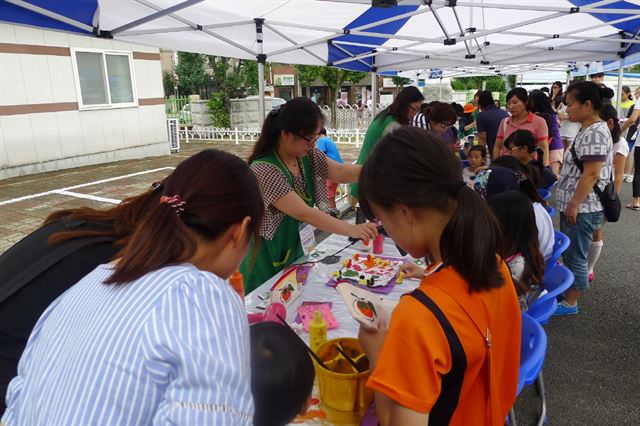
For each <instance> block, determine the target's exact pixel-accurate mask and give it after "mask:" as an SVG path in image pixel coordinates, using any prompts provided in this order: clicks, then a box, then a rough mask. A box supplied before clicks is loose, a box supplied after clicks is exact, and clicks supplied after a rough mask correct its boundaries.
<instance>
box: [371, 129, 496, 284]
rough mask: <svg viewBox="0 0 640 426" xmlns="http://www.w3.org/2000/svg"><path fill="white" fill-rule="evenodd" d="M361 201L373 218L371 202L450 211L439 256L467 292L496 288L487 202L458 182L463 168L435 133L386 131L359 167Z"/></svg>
mask: <svg viewBox="0 0 640 426" xmlns="http://www.w3.org/2000/svg"><path fill="white" fill-rule="evenodd" d="M359 185H360V199H359V201H360V206H361V207H362V209H363V211H364V212H365V214H366V215H367V216H368V217H369V218H372V217H373V211H372V209H371V205H372V204H375V205H378V206H380V207H381V208H383V209H386V210H388V209H390V208H391V207H392V206H393V205H397V204H404V205H407V206H410V207H420V208H431V209H436V210H439V211H442V212H449V211H451V210H453V216H452V217H451V219H450V220H449V223H448V224H447V225H446V226H445V228H444V230H443V232H442V236H441V237H440V253H441V255H442V261H443V262H445V263H447V264H449V265H451V266H452V267H453V268H454V269H455V270H456V271H458V273H460V275H462V276H463V277H464V278H465V280H466V281H467V282H468V283H469V288H470V290H471V291H483V290H489V289H492V288H497V287H500V286H502V285H503V284H504V280H503V278H502V275H501V274H500V271H499V269H498V262H497V261H496V253H497V254H500V248H501V245H502V243H501V241H500V229H499V225H498V222H497V221H496V218H495V217H494V216H493V214H492V213H491V211H490V210H489V207H488V206H487V203H485V201H484V200H483V199H482V197H481V196H480V195H479V194H477V193H476V192H475V191H474V190H473V189H471V188H469V187H468V186H467V185H465V184H464V182H463V181H462V168H461V167H460V160H459V159H457V158H456V157H455V156H454V155H453V154H452V153H451V150H450V149H449V147H448V146H447V145H446V144H445V142H443V141H442V140H441V139H440V138H438V137H437V136H434V135H433V134H431V133H430V132H428V131H426V130H423V129H420V128H417V127H409V126H403V127H400V128H399V129H396V130H395V131H393V132H391V133H389V134H387V135H386V136H384V137H383V138H382V139H381V140H380V141H379V142H378V143H377V144H376V147H375V148H374V150H373V152H372V153H371V155H370V156H369V158H368V159H367V161H366V162H365V163H364V165H363V166H362V171H361V172H360V180H359Z"/></svg>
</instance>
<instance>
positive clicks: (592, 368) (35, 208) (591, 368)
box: [0, 143, 640, 425]
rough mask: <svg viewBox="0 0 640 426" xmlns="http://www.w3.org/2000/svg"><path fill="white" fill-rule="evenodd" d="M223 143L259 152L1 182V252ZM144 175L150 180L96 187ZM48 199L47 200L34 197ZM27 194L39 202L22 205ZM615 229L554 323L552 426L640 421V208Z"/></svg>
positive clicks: (530, 416) (550, 329)
mask: <svg viewBox="0 0 640 426" xmlns="http://www.w3.org/2000/svg"><path fill="white" fill-rule="evenodd" d="M213 146H215V147H216V148H219V149H223V150H226V151H230V152H234V153H236V154H237V155H239V156H241V157H243V158H246V157H247V156H248V155H249V152H250V149H251V145H248V144H241V145H234V144H229V143H219V144H215V145H207V144H189V145H186V146H183V150H182V151H181V152H180V153H178V154H173V155H170V156H165V157H156V158H143V159H139V160H132V161H121V162H117V163H109V164H103V165H98V166H90V167H82V168H77V169H70V170H63V171H59V172H52V173H43V174H37V175H30V176H26V177H20V178H14V179H7V180H1V181H0V253H2V252H4V251H5V250H6V249H7V248H8V247H10V246H11V245H12V244H13V243H15V242H16V241H18V240H19V239H21V238H22V237H23V236H24V235H26V234H28V233H29V232H31V231H32V230H34V229H36V228H37V227H38V225H39V224H40V223H41V222H42V220H43V219H44V218H45V217H46V216H47V215H48V214H49V213H51V212H53V211H55V210H58V209H62V208H69V207H77V206H92V207H108V206H110V205H112V204H110V203H109V202H106V201H109V200H121V199H122V198H124V197H126V196H130V195H133V194H136V193H139V192H141V191H143V190H145V189H146V188H148V187H149V185H150V184H151V183H152V182H155V181H157V180H159V179H161V178H162V177H164V176H166V175H167V174H168V173H169V172H170V171H171V169H170V167H174V166H175V165H176V164H178V163H179V162H180V161H181V160H183V159H184V158H186V157H187V156H189V155H191V154H193V153H195V152H198V151H199V150H201V149H204V148H208V147H213ZM340 149H341V152H342V153H343V157H345V160H347V161H352V160H354V159H355V157H356V156H357V150H356V149H355V148H346V147H345V146H341V147H340ZM157 169H160V170H157ZM154 170H155V171H154ZM150 171H151V172H150ZM135 173H141V174H138V175H135V176H130V177H125V178H122V179H117V180H110V181H108V182H104V183H95V182H96V181H101V180H105V179H113V178H114V177H119V176H123V175H130V174H135ZM78 185H80V187H76V188H71V189H68V190H67V192H63V193H60V190H61V189H64V188H69V187H75V186H78ZM51 191H57V192H51ZM630 191H631V189H630V184H625V186H624V188H623V191H622V194H621V196H622V199H623V200H624V201H625V202H626V201H627V200H628V199H629V197H630ZM42 193H46V194H45V195H39V196H36V197H34V195H38V194H42ZM20 197H31V198H27V199H23V200H16V199H19V198H20ZM79 197H89V198H79ZM605 232H606V235H605V241H606V243H605V246H604V250H603V254H602V256H601V259H600V263H599V264H598V267H597V279H596V282H595V283H594V284H593V287H592V289H591V290H590V291H589V292H588V294H587V295H586V296H585V297H584V299H583V300H582V301H581V303H580V310H581V312H580V314H579V315H578V316H575V317H570V318H554V319H552V320H551V322H550V323H549V325H547V326H546V330H547V333H548V337H549V348H548V352H547V354H548V355H547V359H546V361H545V367H544V374H545V381H546V387H547V399H548V413H549V424H551V425H640V368H639V366H640V309H638V307H639V306H640V212H633V211H630V210H626V209H625V210H624V211H623V214H622V218H621V220H620V222H619V223H616V224H608V225H606V231H605ZM537 401H538V400H537V396H536V393H535V391H534V390H533V389H532V388H526V389H525V390H524V391H523V393H522V395H521V397H520V398H519V399H518V403H517V406H516V416H517V418H518V423H519V424H520V425H532V424H535V415H536V413H537V408H536V403H537Z"/></svg>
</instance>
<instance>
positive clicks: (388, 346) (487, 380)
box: [359, 127, 520, 426]
mask: <svg viewBox="0 0 640 426" xmlns="http://www.w3.org/2000/svg"><path fill="white" fill-rule="evenodd" d="M359 184H360V204H361V206H362V207H363V209H364V211H365V213H366V214H367V215H368V216H369V217H370V218H378V219H380V220H381V221H382V223H383V225H384V228H385V230H386V231H387V232H388V233H389V235H390V236H391V237H392V238H393V240H394V241H395V242H396V244H398V246H400V247H402V248H404V249H405V250H407V251H408V252H409V253H410V254H411V255H412V256H413V257H414V258H422V257H425V256H430V257H431V258H432V259H434V260H435V264H434V265H433V266H432V267H431V268H430V269H428V270H427V271H426V273H425V278H424V279H423V280H422V282H421V284H420V286H419V288H418V290H416V291H414V292H413V293H411V294H410V295H405V296H404V297H403V298H402V300H401V301H400V303H399V304H398V306H397V307H396V309H395V310H394V312H393V315H392V317H391V322H390V327H389V329H388V330H387V328H386V324H383V326H382V327H381V329H380V330H379V331H377V332H370V331H366V330H364V329H362V328H361V330H360V335H359V338H360V341H361V343H362V346H363V348H364V349H365V351H366V353H367V356H368V357H369V360H370V362H371V365H372V371H373V373H372V375H371V378H370V379H369V381H368V386H369V387H371V388H373V389H374V390H375V398H376V406H377V413H378V421H379V422H380V424H382V425H383V426H387V425H403V426H411V425H421V426H422V425H425V424H430V425H434V424H452V425H469V424H482V425H496V426H497V425H503V424H504V420H505V416H506V415H507V413H508V411H509V409H510V408H511V406H512V405H513V403H514V402H515V398H516V387H517V382H518V366H519V358H520V357H519V353H520V309H519V307H518V299H517V297H516V292H515V290H514V287H513V285H512V283H511V276H510V273H509V269H508V267H507V266H506V264H505V262H504V261H503V260H502V259H501V258H500V257H499V256H496V254H500V253H499V247H500V232H499V229H498V223H497V222H496V219H495V218H494V216H493V215H492V214H491V212H490V210H489V209H488V207H487V205H486V203H485V202H484V200H483V199H482V198H481V197H480V195H478V194H477V193H475V192H474V190H473V189H471V188H469V187H468V186H467V185H466V184H465V183H464V182H463V181H462V171H461V168H460V162H459V160H457V159H456V158H455V157H454V156H453V154H452V153H451V151H450V150H448V149H447V146H446V145H445V144H444V143H443V142H442V141H440V140H439V139H438V138H436V137H434V136H432V135H430V134H429V133H428V132H426V131H424V130H422V129H417V128H408V127H403V128H400V129H397V130H395V131H394V132H392V133H390V134H388V135H387V136H385V137H384V138H383V139H382V140H381V141H380V142H379V143H378V145H377V146H376V148H375V149H374V151H373V153H372V154H371V156H370V157H369V159H368V160H367V162H366V163H365V164H364V166H363V169H362V172H361V175H360V181H359Z"/></svg>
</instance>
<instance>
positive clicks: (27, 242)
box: [0, 217, 116, 303]
mask: <svg viewBox="0 0 640 426" xmlns="http://www.w3.org/2000/svg"><path fill="white" fill-rule="evenodd" d="M110 229H112V226H111V225H110V224H108V223H95V222H89V221H87V220H85V219H74V220H71V219H69V218H68V217H64V218H62V219H60V220H58V221H55V222H52V223H50V224H48V225H46V226H43V227H42V228H40V229H38V230H36V231H34V232H33V233H31V234H29V235H28V236H26V237H25V238H23V239H22V240H20V241H19V242H17V243H16V244H15V245H13V246H12V247H11V248H10V249H9V250H7V251H6V252H5V253H4V254H3V255H2V256H0V303H2V302H4V301H5V300H7V299H8V298H9V297H11V296H12V295H13V294H15V293H16V292H18V291H19V290H20V289H22V288H24V287H26V286H27V285H28V284H29V283H30V282H31V281H33V280H34V279H35V278H36V277H38V276H39V275H40V274H42V273H43V272H45V271H47V270H48V269H49V268H51V267H52V266H53V265H55V264H56V263H58V262H60V261H61V260H63V259H65V258H66V257H67V256H69V255H71V254H72V253H74V252H76V251H78V250H80V249H82V248H84V247H88V246H91V245H93V244H97V243H104V242H111V243H115V242H116V238H114V237H112V236H95V237H83V238H73V239H71V240H67V241H63V242H61V243H58V244H54V245H50V244H49V243H48V240H49V237H50V236H51V235H53V234H55V233H56V232H60V231H71V230H78V231H80V230H82V231H108V230H110ZM14 251H16V252H21V253H29V256H17V255H13V254H14V253H13V252H14ZM30 259H38V260H37V261H35V262H30ZM21 260H23V261H22V262H21ZM27 262H29V263H27Z"/></svg>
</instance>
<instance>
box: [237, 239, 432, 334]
mask: <svg viewBox="0 0 640 426" xmlns="http://www.w3.org/2000/svg"><path fill="white" fill-rule="evenodd" d="M348 244H349V240H348V238H347V237H343V236H341V235H331V236H330V237H328V238H327V239H325V240H324V241H323V242H322V243H320V244H319V245H318V246H317V247H316V249H315V250H314V252H312V253H311V255H310V256H309V257H304V258H301V259H299V260H298V261H297V262H296V263H302V262H304V261H307V260H319V259H322V258H324V257H325V256H329V255H332V254H333V253H335V252H337V251H338V250H340V249H342V248H343V247H345V246H347V245H348ZM358 245H359V243H356V244H355V245H354V246H351V247H349V248H347V249H346V250H344V251H343V252H341V253H340V254H339V256H341V258H342V260H344V259H348V258H351V257H352V256H353V255H354V254H355V253H365V254H366V253H367V252H363V251H360V250H357V247H358ZM381 256H389V257H397V258H402V256H401V255H400V253H399V252H398V249H397V248H396V247H395V245H394V243H393V241H392V240H391V239H390V238H388V237H387V238H385V242H384V252H383V253H382V255H381ZM406 259H407V260H413V259H412V258H411V257H409V256H407V257H406ZM342 260H341V261H340V262H338V263H335V264H332V265H325V264H323V263H316V264H315V265H314V266H313V268H312V269H311V271H310V273H309V278H308V280H307V282H306V284H305V285H304V286H303V287H302V288H301V292H300V297H298V299H297V300H295V301H294V302H293V303H292V304H291V305H290V306H289V308H288V309H287V322H289V323H293V321H294V319H295V317H296V315H297V309H298V307H299V306H300V305H301V304H302V302H305V301H312V302H333V307H332V311H333V315H334V316H335V318H336V320H337V321H338V324H339V326H338V328H336V329H333V330H328V332H327V338H328V339H334V338H338V337H356V336H357V335H358V328H359V325H358V322H357V321H356V320H355V319H353V317H352V316H351V314H350V313H349V311H348V310H347V307H346V305H345V304H344V302H343V300H342V297H341V296H340V294H339V293H338V291H337V290H335V289H334V288H332V287H329V286H327V285H326V283H327V281H329V279H330V278H331V273H332V272H333V271H336V270H337V269H340V268H342ZM280 276H281V273H278V274H276V275H275V276H274V277H272V278H271V279H270V280H268V281H267V282H265V283H264V284H262V285H261V286H260V287H258V288H257V289H255V290H254V291H253V292H251V293H249V294H248V295H247V296H246V297H245V306H246V308H247V312H250V313H251V312H262V311H261V310H259V309H258V308H257V306H258V305H262V306H264V305H265V300H268V297H269V289H270V288H271V287H272V286H273V284H275V282H276V281H277V279H278V278H279V277H280ZM418 284H419V281H418V280H407V279H405V280H404V282H403V283H402V284H398V285H396V286H395V287H394V288H393V290H392V291H391V292H390V293H389V294H388V295H383V294H381V295H380V297H382V298H383V299H389V300H398V299H400V296H402V295H403V294H405V293H408V292H410V291H412V290H413V289H415V288H416V287H417V286H418ZM259 296H262V297H263V298H264V299H265V300H263V299H261V298H260V297H259ZM301 337H302V338H303V339H304V340H305V341H307V342H308V341H309V334H308V333H303V334H302V335H301Z"/></svg>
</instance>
